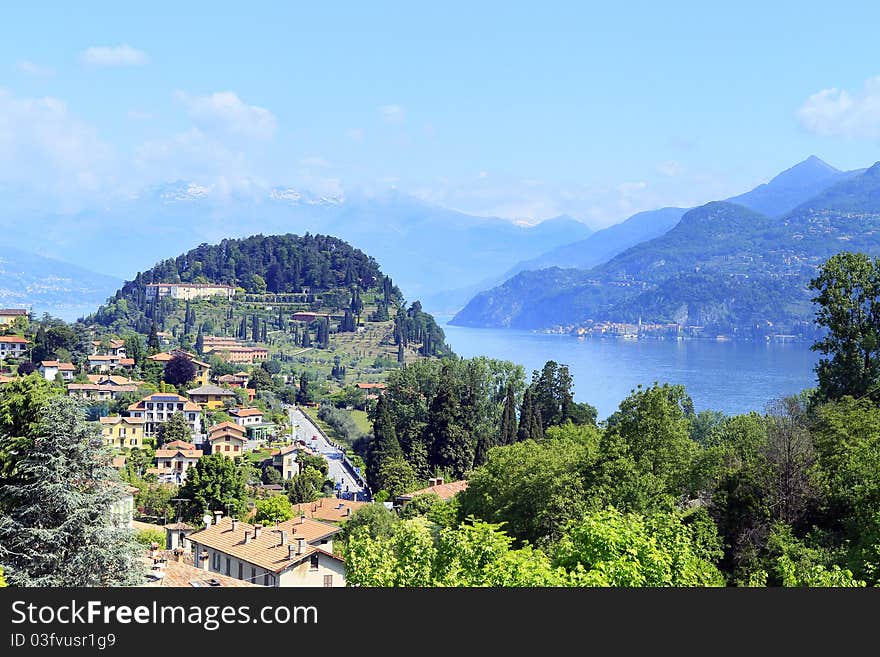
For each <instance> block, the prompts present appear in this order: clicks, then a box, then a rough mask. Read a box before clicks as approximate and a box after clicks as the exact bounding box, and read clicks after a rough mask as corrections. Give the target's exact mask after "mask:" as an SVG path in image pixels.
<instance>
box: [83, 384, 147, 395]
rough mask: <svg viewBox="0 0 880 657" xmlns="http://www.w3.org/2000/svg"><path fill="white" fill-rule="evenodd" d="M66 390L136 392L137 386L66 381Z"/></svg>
mask: <svg viewBox="0 0 880 657" xmlns="http://www.w3.org/2000/svg"><path fill="white" fill-rule="evenodd" d="M67 389H68V390H97V391H100V392H110V393H113V392H137V386H135V385H131V386H111V385H108V384H106V383H68V384H67Z"/></svg>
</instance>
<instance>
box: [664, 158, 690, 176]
mask: <svg viewBox="0 0 880 657" xmlns="http://www.w3.org/2000/svg"><path fill="white" fill-rule="evenodd" d="M682 171H684V168H683V167H682V166H681V163H680V162H677V161H675V160H667V161H666V162H661V163H660V164H658V165H657V173H660V174H663V175H664V176H670V177H673V176H678V175H681V172H682Z"/></svg>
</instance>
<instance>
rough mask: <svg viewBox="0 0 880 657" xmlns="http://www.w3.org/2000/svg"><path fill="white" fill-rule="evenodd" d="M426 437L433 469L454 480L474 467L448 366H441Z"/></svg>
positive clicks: (429, 413) (470, 445) (450, 367)
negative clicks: (437, 469) (448, 473)
mask: <svg viewBox="0 0 880 657" xmlns="http://www.w3.org/2000/svg"><path fill="white" fill-rule="evenodd" d="M425 435H426V440H425V442H426V443H427V445H428V450H429V452H428V453H429V459H430V460H429V463H430V464H431V465H432V466H433V467H435V468H439V469H441V470H448V471H449V472H450V473H451V474H452V476H453V477H455V478H457V479H458V478H461V477H463V476H464V475H465V473H466V472H468V471H469V470H470V469H471V468H472V467H473V465H474V445H473V444H472V443H471V439H470V436H469V435H468V434H467V433H466V432H465V430H464V429H463V428H462V426H461V424H460V419H459V404H458V395H457V394H456V387H455V382H454V380H453V378H452V366H451V365H450V364H449V363H445V364H444V365H443V369H442V371H441V374H440V385H439V387H438V390H437V394H436V395H435V396H434V399H433V400H432V402H431V407H430V409H429V411H428V423H427V426H426V427H425Z"/></svg>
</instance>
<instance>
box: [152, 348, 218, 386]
mask: <svg viewBox="0 0 880 657" xmlns="http://www.w3.org/2000/svg"><path fill="white" fill-rule="evenodd" d="M178 354H180V355H183V356H186V357H187V358H189V359H190V360H191V361H192V363H193V365H195V366H196V375H195V377H194V378H193V381H195V382H196V383H197V384H198V385H200V386H206V385H208V375H209V373H210V371H211V366H210V365H209V364H208V363H205V362H203V361H200V360H199V359H198V358H197V357H196V355H195V354H191V353H189V352H187V351H183V350H182V349H174V350H172V351H163V352H161V353H158V354H154V355H152V356H147V359H148V360H155V361H158V362H160V363H162V364H163V365H164V364H165V363H167V362H168V361H169V360H171V359H172V358H174V357H175V356H177V355H178Z"/></svg>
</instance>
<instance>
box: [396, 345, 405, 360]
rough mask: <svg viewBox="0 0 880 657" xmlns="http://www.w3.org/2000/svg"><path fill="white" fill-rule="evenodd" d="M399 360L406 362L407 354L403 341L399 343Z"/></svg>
mask: <svg viewBox="0 0 880 657" xmlns="http://www.w3.org/2000/svg"><path fill="white" fill-rule="evenodd" d="M397 362H398V363H400V364H401V365H402V364H403V363H405V362H406V355H405V354H404V351H403V343H402V342H401V343H400V344H398V345H397Z"/></svg>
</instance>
